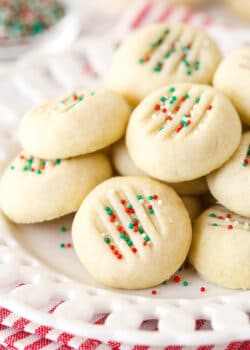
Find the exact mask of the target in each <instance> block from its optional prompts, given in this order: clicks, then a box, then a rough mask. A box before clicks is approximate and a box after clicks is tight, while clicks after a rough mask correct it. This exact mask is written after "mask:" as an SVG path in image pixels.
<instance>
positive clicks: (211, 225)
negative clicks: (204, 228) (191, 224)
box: [210, 224, 219, 226]
mask: <svg viewBox="0 0 250 350" xmlns="http://www.w3.org/2000/svg"><path fill="white" fill-rule="evenodd" d="M210 226H219V225H218V224H211V225H210Z"/></svg>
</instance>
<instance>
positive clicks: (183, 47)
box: [138, 28, 200, 75]
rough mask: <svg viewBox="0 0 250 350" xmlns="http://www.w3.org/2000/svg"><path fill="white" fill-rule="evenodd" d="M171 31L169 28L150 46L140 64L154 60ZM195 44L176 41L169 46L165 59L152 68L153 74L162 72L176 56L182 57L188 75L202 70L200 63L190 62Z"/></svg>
mask: <svg viewBox="0 0 250 350" xmlns="http://www.w3.org/2000/svg"><path fill="white" fill-rule="evenodd" d="M170 32H171V31H170V29H169V28H167V29H165V31H164V32H163V34H162V35H161V36H160V37H159V38H158V39H157V40H156V41H153V42H152V43H151V44H150V49H149V51H148V52H147V53H146V54H145V55H144V56H143V57H141V58H139V60H138V62H139V63H140V64H145V63H147V62H150V61H151V59H152V55H153V53H154V52H155V51H156V50H157V49H158V48H159V47H160V46H161V45H162V44H163V43H164V41H165V39H166V37H167V36H168V35H169V34H170ZM192 46H193V43H192V42H189V43H187V44H184V43H181V42H180V40H179V39H175V40H174V41H172V42H171V43H170V44H169V47H168V49H167V51H166V52H165V53H164V55H163V57H162V58H161V59H160V60H159V61H157V63H156V65H155V66H154V67H153V68H152V70H153V72H156V73H157V72H161V71H162V70H163V68H164V65H165V64H166V62H167V60H169V59H170V58H171V57H172V56H173V55H174V54H176V55H180V54H181V60H182V64H183V65H184V67H185V68H186V74H187V75H192V74H193V71H198V70H199V69H200V61H199V60H195V61H192V62H191V61H189V60H188V54H189V53H190V50H191V49H192Z"/></svg>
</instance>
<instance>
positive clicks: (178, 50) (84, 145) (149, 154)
mask: <svg viewBox="0 0 250 350" xmlns="http://www.w3.org/2000/svg"><path fill="white" fill-rule="evenodd" d="M249 72H250V49H249V48H244V49H242V50H240V51H238V52H235V53H233V54H232V55H231V56H229V57H227V58H225V59H224V60H222V55H221V52H220V50H219V48H218V47H217V45H216V44H215V43H214V42H213V40H212V39H211V38H209V37H208V35H207V34H206V33H205V32H203V31H202V30H200V29H197V28H193V27H191V26H188V25H185V24H180V23H171V24H155V25H152V26H149V27H146V28H144V29H142V30H140V31H138V32H136V33H133V34H132V35H131V36H130V37H129V38H128V39H127V40H126V41H125V42H124V43H123V44H122V45H121V46H120V47H119V48H118V50H117V52H116V53H115V56H114V59H113V63H112V66H111V70H110V73H109V75H108V79H107V88H100V89H96V90H95V91H92V90H88V89H87V90H82V91H77V92H74V93H72V94H71V95H69V96H67V97H65V98H62V99H61V100H54V101H49V102H48V103H45V104H43V105H42V106H39V107H36V108H34V109H32V110H31V111H30V112H28V113H27V114H26V115H25V116H24V117H23V119H22V120H21V124H20V133H19V135H20V142H21V145H22V148H23V152H21V153H20V154H19V155H18V156H17V157H16V159H14V160H13V161H12V162H11V164H10V165H9V167H8V168H7V169H6V170H5V172H4V174H3V175H2V179H1V182H0V206H1V209H2V211H3V212H4V213H5V215H6V216H7V217H8V218H9V219H10V220H12V221H14V222H16V223H19V224H20V223H38V222H43V221H46V220H52V219H55V218H58V217H60V216H63V215H66V214H69V213H72V212H77V213H76V216H75V219H74V221H73V228H72V232H73V242H74V248H75V251H76V253H77V255H78V257H79V259H80V260H81V262H82V264H83V265H84V267H85V268H86V270H87V271H89V273H90V274H91V275H92V276H93V277H94V278H95V279H96V280H98V281H100V282H102V283H103V284H105V285H108V286H111V287H115V288H124V289H141V288H149V287H152V286H156V285H158V284H160V283H161V282H162V281H163V280H167V279H169V278H171V276H172V275H173V274H174V273H175V272H176V271H177V270H178V268H179V267H180V266H181V265H182V264H183V262H184V261H185V259H186V258H187V257H188V258H189V259H190V261H191V263H192V264H193V266H194V267H195V269H196V270H197V272H198V273H199V274H200V275H201V276H202V277H203V278H204V279H206V280H207V281H210V282H213V283H215V284H218V285H221V286H224V287H229V288H241V289H248V288H250V232H249V231H250V199H249V198H250V197H248V188H249V187H248V185H250V132H247V131H246V132H245V133H244V134H243V136H242V124H243V123H244V128H247V127H246V125H250V102H249V100H248V92H249V91H250V75H249ZM240 118H241V119H240ZM111 163H112V165H113V168H114V171H115V172H114V173H113V174H114V175H119V176H113V177H112V166H111ZM209 191H210V193H209ZM211 194H212V195H211ZM214 198H215V199H216V200H217V201H218V202H219V203H220V205H219V204H217V205H214V203H215V202H216V200H215V199H214ZM211 205H212V206H211ZM208 207H209V208H208ZM207 208H208V209H207ZM202 210H205V211H204V212H203V213H202V214H201V215H200V213H201V212H202ZM199 215H200V216H199ZM198 216H199V217H198ZM197 217H198V219H197ZM192 222H193V227H192ZM100 257H101V259H100ZM98 258H99V259H100V262H101V263H100V264H96V261H98Z"/></svg>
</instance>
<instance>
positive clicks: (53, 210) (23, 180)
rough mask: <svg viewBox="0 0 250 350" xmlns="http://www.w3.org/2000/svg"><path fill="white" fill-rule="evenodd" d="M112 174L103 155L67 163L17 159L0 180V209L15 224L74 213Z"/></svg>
mask: <svg viewBox="0 0 250 350" xmlns="http://www.w3.org/2000/svg"><path fill="white" fill-rule="evenodd" d="M111 175H112V170H111V166H110V163H109V161H108V159H107V157H106V156H105V155H103V154H102V153H93V154H91V155H86V156H81V157H77V158H72V159H68V160H61V159H55V160H44V159H40V158H35V157H33V156H30V155H28V154H27V153H21V154H20V155H19V156H17V157H16V158H15V159H14V160H13V162H12V163H11V164H10V166H9V167H8V168H7V169H6V170H5V172H4V174H3V177H2V179H1V181H0V207H1V209H2V210H3V212H4V213H5V214H6V215H7V216H8V217H9V218H10V219H11V220H12V221H14V222H16V223H34V222H42V221H46V220H51V219H55V218H58V217H60V216H63V215H66V214H69V213H72V212H74V211H76V210H77V209H78V208H79V206H80V204H81V202H82V200H83V199H84V197H85V196H86V195H87V194H88V193H89V192H90V191H91V190H92V189H93V188H94V187H95V186H96V185H98V184H99V183H100V182H102V181H104V180H106V179H107V178H109V177H110V176H111Z"/></svg>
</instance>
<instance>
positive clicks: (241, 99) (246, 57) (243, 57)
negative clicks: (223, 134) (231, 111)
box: [214, 47, 250, 125]
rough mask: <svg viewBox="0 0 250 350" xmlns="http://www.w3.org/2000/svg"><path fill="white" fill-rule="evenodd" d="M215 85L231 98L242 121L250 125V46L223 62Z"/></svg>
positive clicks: (216, 74) (235, 52) (216, 76)
mask: <svg viewBox="0 0 250 350" xmlns="http://www.w3.org/2000/svg"><path fill="white" fill-rule="evenodd" d="M214 86H215V87H216V88H217V89H219V90H221V91H222V92H223V93H224V94H225V95H226V96H228V97H229V98H230V99H231V101H232V103H233V104H234V106H235V107H236V109H237V110H238V112H239V115H240V117H241V119H242V121H243V122H244V123H246V124H248V125H250V100H249V94H250V47H246V48H244V49H240V50H237V51H234V52H233V53H232V54H231V55H229V56H228V57H226V58H225V59H224V61H222V62H221V64H220V65H219V67H218V69H217V71H216V73H215V76H214Z"/></svg>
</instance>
